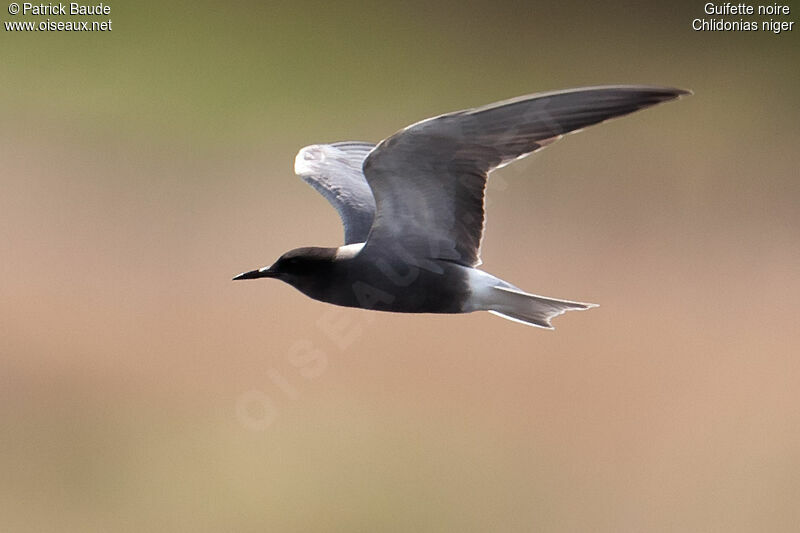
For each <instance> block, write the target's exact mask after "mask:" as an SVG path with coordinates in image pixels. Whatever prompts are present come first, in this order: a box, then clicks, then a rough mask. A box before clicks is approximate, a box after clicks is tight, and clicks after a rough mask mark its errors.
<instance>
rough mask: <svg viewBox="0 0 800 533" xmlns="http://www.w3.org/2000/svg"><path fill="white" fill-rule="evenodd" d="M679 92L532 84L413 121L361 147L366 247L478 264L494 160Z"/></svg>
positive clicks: (507, 158) (514, 156)
mask: <svg viewBox="0 0 800 533" xmlns="http://www.w3.org/2000/svg"><path fill="white" fill-rule="evenodd" d="M681 94H687V91H682V90H678V89H670V88H661V87H643V86H616V87H589V88H583V89H572V90H568V91H558V92H552V93H543V94H535V95H529V96H523V97H520V98H515V99H513V100H506V101H503V102H498V103H495V104H491V105H488V106H484V107H479V108H476V109H469V110H465V111H458V112H455V113H448V114H446V115H441V116H439V117H434V118H431V119H428V120H424V121H422V122H418V123H417V124H414V125H412V126H409V127H407V128H406V129H404V130H402V131H400V132H398V133H396V134H395V135H393V136H391V137H389V138H388V139H386V140H385V141H383V142H381V143H380V144H378V146H377V147H376V148H375V149H374V150H373V151H372V152H371V153H370V154H369V156H368V157H367V159H366V161H365V162H364V175H365V176H366V179H367V182H368V183H369V186H370V188H371V189H372V193H373V195H374V196H375V201H376V204H377V216H376V218H375V222H374V223H373V226H372V231H371V233H370V234H369V237H368V240H367V244H366V248H365V252H366V250H367V249H369V248H370V247H372V246H380V247H381V248H384V249H388V250H394V251H395V252H396V253H398V254H400V255H401V256H404V257H405V258H406V259H407V260H414V259H426V258H427V259H444V260H448V261H453V262H456V263H460V264H463V265H466V266H477V265H478V264H480V243H481V238H482V234H483V223H484V210H483V197H484V189H485V186H486V179H487V176H488V174H489V172H491V171H492V170H493V169H495V168H497V167H499V166H502V165H504V164H507V163H509V162H511V161H513V160H514V159H517V158H520V157H522V156H525V155H528V154H530V153H532V152H534V151H536V150H538V149H539V148H541V147H543V146H546V145H547V144H549V143H551V142H553V141H554V140H556V139H558V138H559V137H560V136H562V135H564V134H566V133H570V132H572V131H576V130H578V129H580V128H584V127H586V126H590V125H592V124H597V123H599V122H603V121H604V120H608V119H610V118H613V117H617V116H620V115H625V114H628V113H632V112H633V111H636V110H638V109H642V108H645V107H649V106H652V105H655V104H658V103H661V102H664V101H667V100H671V99H673V98H676V97H678V96H680V95H681Z"/></svg>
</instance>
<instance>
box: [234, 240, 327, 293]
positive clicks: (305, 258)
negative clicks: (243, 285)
mask: <svg viewBox="0 0 800 533" xmlns="http://www.w3.org/2000/svg"><path fill="white" fill-rule="evenodd" d="M335 256H336V248H297V249H295V250H291V251H289V252H286V253H285V254H283V255H282V256H280V257H279V258H278V260H277V261H275V263H274V264H273V265H272V266H269V267H264V268H260V269H258V270H251V271H250V272H243V273H241V274H239V275H238V276H236V277H235V278H233V279H234V280H239V279H256V278H278V279H280V280H281V281H285V282H286V283H289V284H291V285H297V283H298V282H300V281H301V280H304V279H308V278H313V277H315V276H317V275H318V274H320V273H321V272H324V271H325V270H326V269H327V268H329V267H330V266H331V265H332V264H333V260H334V258H335Z"/></svg>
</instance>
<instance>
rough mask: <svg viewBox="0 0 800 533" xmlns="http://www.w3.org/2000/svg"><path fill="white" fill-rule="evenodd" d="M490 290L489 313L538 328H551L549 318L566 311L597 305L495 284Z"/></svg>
mask: <svg viewBox="0 0 800 533" xmlns="http://www.w3.org/2000/svg"><path fill="white" fill-rule="evenodd" d="M491 291H492V303H491V305H490V306H489V309H488V311H489V312H490V313H492V314H495V315H497V316H501V317H503V318H507V319H509V320H514V321H515V322H521V323H523V324H528V325H529V326H537V327H540V328H547V329H553V326H552V324H550V320H551V319H552V318H554V317H557V316H558V315H561V314H563V313H565V312H567V311H576V310H577V311H580V310H583V309H589V308H590V307H597V304H584V303H580V302H570V301H567V300H555V299H553V298H545V297H544V296H536V295H535V294H528V293H525V292H522V291H520V290H519V289H516V288H513V289H512V288H509V287H501V286H497V285H495V286H494V287H492V288H491Z"/></svg>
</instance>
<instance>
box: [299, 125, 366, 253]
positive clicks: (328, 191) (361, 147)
mask: <svg viewBox="0 0 800 533" xmlns="http://www.w3.org/2000/svg"><path fill="white" fill-rule="evenodd" d="M374 147H375V145H374V144H371V143H366V142H359V141H349V142H338V143H333V144H313V145H311V146H306V147H305V148H303V149H302V150H300V151H299V152H298V153H297V157H296V158H295V160H294V172H295V174H297V175H298V176H300V177H301V178H303V181H305V182H306V183H308V184H309V185H311V186H312V187H314V188H315V189H316V190H317V191H318V192H319V193H320V194H322V196H324V197H325V199H326V200H328V202H330V204H331V205H332V206H333V207H334V208H335V209H336V211H337V212H338V213H339V217H340V218H341V219H342V224H344V242H345V244H353V243H358V242H364V241H366V240H367V234H368V233H369V228H370V226H372V220H373V218H374V217H375V199H374V198H373V196H372V191H371V190H370V188H369V185H368V184H367V180H366V179H364V173H363V172H362V171H361V167H362V165H363V164H364V159H365V158H366V157H367V154H369V152H370V151H371V150H372V149H373V148H374Z"/></svg>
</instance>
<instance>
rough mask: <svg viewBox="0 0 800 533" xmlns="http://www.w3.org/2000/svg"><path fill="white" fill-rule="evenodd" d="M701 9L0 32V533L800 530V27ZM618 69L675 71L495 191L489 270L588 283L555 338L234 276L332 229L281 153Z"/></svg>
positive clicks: (642, 79) (567, 286) (214, 7)
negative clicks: (329, 298) (648, 98)
mask: <svg viewBox="0 0 800 533" xmlns="http://www.w3.org/2000/svg"><path fill="white" fill-rule="evenodd" d="M702 5H703V2H701V1H691V2H686V1H684V2H651V3H648V4H647V5H642V4H641V3H638V2H614V3H598V2H591V3H577V2H564V1H559V2H555V1H553V2H545V1H541V2H516V3H515V2H506V3H502V4H498V3H496V2H469V1H467V2H463V1H462V2H437V3H431V2H398V3H385V2H372V3H363V4H357V3H299V2H292V3H285V4H273V3H262V2H245V1H235V2H224V3H221V2H216V3H215V2H206V1H195V2H184V1H173V2H167V3H162V2H155V1H138V2H112V3H111V6H112V13H111V17H110V18H111V19H112V20H113V30H112V31H111V32H107V33H82V34H80V33H55V32H53V33H43V32H34V33H11V32H7V31H3V30H0V33H2V35H0V59H1V60H2V63H1V64H2V68H3V72H2V77H1V79H0V117H2V118H1V119H0V120H2V125H3V127H2V128H0V165H2V170H0V185H1V186H2V191H1V192H0V257H2V261H0V278H1V279H2V281H1V282H0V424H1V425H2V426H1V431H0V531H15V532H16V531H37V532H42V531H48V532H49V531H54V532H73V531H74V532H86V531H254V532H255V531H280V532H283V531H287V532H295V531H297V532H308V531H326V532H330V531H337V532H338V531H342V532H352V531H426V532H427V531H432V532H440V531H509V532H510V531H514V532H517V531H520V532H522V531H608V532H619V531H726V532H731V531H796V530H797V527H798V524H799V523H800V506H798V501H800V387H798V383H800V357H799V356H798V353H800V333H798V331H797V324H798V319H797V313H798V301H800V276H798V272H800V248H799V247H798V242H799V238H800V180H799V179H798V171H797V169H798V155H797V147H798V142H799V141H800V126H798V119H800V116H798V115H799V114H798V105H797V94H798V89H800V75H798V69H797V65H798V59H800V47H798V31H800V30H797V29H795V30H794V31H793V32H788V33H783V34H781V35H773V34H767V33H760V32H759V33H745V34H736V33H698V32H694V31H692V30H691V28H690V24H691V21H692V19H694V18H697V17H701V16H703V15H702V12H701V10H702ZM793 8H794V9H795V10H797V9H800V6H797V5H796V4H794V5H793ZM43 18H46V17H29V19H30V20H37V21H38V20H41V19H43ZM0 20H2V21H8V20H23V17H16V18H13V17H11V16H10V15H8V13H7V11H6V5H5V4H4V5H3V7H2V14H0ZM61 20H64V19H61ZM787 20H797V16H796V13H793V14H792V15H791V16H790V17H788V18H787ZM611 83H647V84H658V85H671V86H677V87H682V88H688V89H692V90H694V91H695V95H694V96H692V97H689V98H686V99H683V100H681V101H680V102H676V103H670V104H666V105H663V106H659V107H657V108H655V109H651V110H647V111H645V112H641V113H638V114H636V115H633V116H630V117H626V118H624V119H621V120H618V121H614V122H612V123H609V124H604V125H602V126H598V127H596V128H591V129H589V130H587V131H584V132H583V133H581V134H579V135H575V136H571V137H569V138H568V139H566V140H565V141H562V142H560V143H557V144H556V145H554V146H552V147H550V148H548V149H547V150H544V151H543V152H541V153H540V154H537V155H535V156H534V157H531V158H528V159H526V160H524V161H520V162H519V163H517V164H515V165H512V166H510V167H507V168H506V169H504V170H502V171H500V172H498V173H497V174H496V175H494V176H493V180H492V181H491V183H490V187H489V198H488V208H489V224H488V231H487V240H486V242H485V244H484V250H483V259H484V268H486V269H487V270H488V271H490V272H492V273H494V274H496V275H498V276H500V277H503V278H505V279H508V280H510V281H512V282H514V283H515V284H517V285H519V286H521V287H523V288H524V289H526V290H529V291H531V292H535V293H539V294H544V295H548V296H554V297H561V298H569V299H578V300H583V301H591V302H597V303H600V304H601V307H600V308H599V309H595V310H592V311H590V312H585V313H572V314H569V315H567V316H565V317H561V318H559V319H558V320H557V321H556V322H555V325H556V326H557V328H558V329H557V330H556V331H555V332H548V331H543V330H538V329H534V328H526V327H523V326H520V325H518V324H514V323H512V322H508V321H505V320H500V319H498V318H495V317H492V316H490V315H488V314H486V313H480V314H473V315H465V316H456V317H454V316H424V315H422V316H403V315H391V314H370V313H366V312H362V311H359V310H352V309H339V308H334V307H329V306H326V305H324V304H321V303H318V302H315V301H312V300H310V299H307V298H305V297H303V296H302V295H300V294H299V293H297V292H295V291H294V290H293V289H291V288H290V287H289V286H287V285H283V284H279V283H270V282H241V283H232V282H231V281H230V278H231V276H232V275H234V274H236V273H238V272H240V271H242V270H247V269H251V268H256V267H259V266H262V265H266V264H270V263H271V262H272V261H273V260H274V259H275V258H276V257H277V256H278V255H280V254H281V253H283V252H284V251H286V250H288V249H290V248H293V247H297V246H300V245H331V246H335V245H338V244H339V243H340V239H341V227H340V224H339V222H338V219H337V217H336V214H335V212H334V211H333V210H332V209H330V208H329V207H328V206H327V205H326V204H325V201H324V200H323V199H322V198H321V197H319V196H318V195H317V194H316V193H315V192H314V191H313V190H311V189H310V188H308V187H307V186H306V185H305V184H303V183H302V182H301V181H300V180H299V179H297V178H296V177H294V176H293V173H292V164H293V160H294V155H295V153H296V151H297V150H298V149H299V148H300V147H301V146H304V145H307V144H312V143H316V142H326V141H335V140H345V139H360V140H373V141H377V140H379V139H382V138H384V137H386V136H387V135H389V134H391V133H392V132H394V131H395V130H397V129H399V128H401V127H403V126H405V125H407V124H409V123H411V122H414V121H417V120H420V119H423V118H426V117H428V116H432V115H435V114H440V113H442V112H446V111H452V110H456V109H461V108H464V107H470V106H475V105H481V104H485V103H488V102H492V101H495V100H499V99H503V98H508V97H512V96H517V95H521V94H525V93H530V92H537V91H544V90H554V89H560V88H567V87H573V86H583V85H597V84H611ZM309 354H311V355H309ZM312 356H313V357H314V359H311V360H309V359H308V358H309V357H312Z"/></svg>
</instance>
